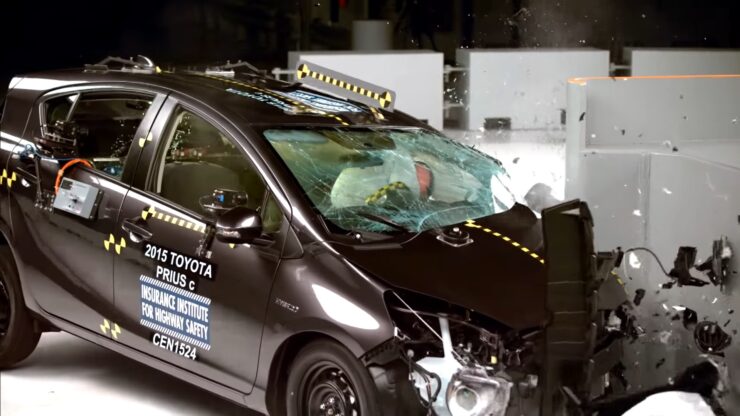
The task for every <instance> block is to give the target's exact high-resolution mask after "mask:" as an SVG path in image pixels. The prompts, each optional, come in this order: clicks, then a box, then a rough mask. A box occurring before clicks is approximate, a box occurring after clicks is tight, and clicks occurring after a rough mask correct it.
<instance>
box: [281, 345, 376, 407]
mask: <svg viewBox="0 0 740 416" xmlns="http://www.w3.org/2000/svg"><path fill="white" fill-rule="evenodd" d="M286 393H287V394H286V400H287V403H286V409H287V414H288V416H376V415H380V414H382V413H381V411H380V403H379V400H378V398H379V396H378V391H377V388H376V387H375V383H374V381H373V379H372V377H371V376H370V373H369V372H368V371H367V369H366V368H365V367H364V366H363V365H362V363H361V362H360V361H359V360H358V359H357V358H355V357H354V356H353V355H352V354H351V353H350V352H349V351H347V349H345V348H343V347H342V346H340V345H338V344H336V343H334V342H331V341H324V340H322V341H315V342H312V343H310V344H308V345H307V346H306V347H304V348H303V349H302V350H300V352H299V353H298V355H297V357H296V358H295V360H294V361H293V363H292V365H291V367H290V371H289V373H288V380H287V390H286Z"/></svg>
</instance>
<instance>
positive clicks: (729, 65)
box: [624, 48, 740, 76]
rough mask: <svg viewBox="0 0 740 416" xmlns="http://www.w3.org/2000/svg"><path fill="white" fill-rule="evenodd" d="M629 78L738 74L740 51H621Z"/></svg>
mask: <svg viewBox="0 0 740 416" xmlns="http://www.w3.org/2000/svg"><path fill="white" fill-rule="evenodd" d="M624 60H625V63H626V64H627V67H626V68H628V69H629V70H630V75H632V76H645V75H714V74H740V50H736V49H700V48H689V49H684V48H680V49H679V48H624Z"/></svg>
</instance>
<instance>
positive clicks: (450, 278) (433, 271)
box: [336, 204, 547, 329]
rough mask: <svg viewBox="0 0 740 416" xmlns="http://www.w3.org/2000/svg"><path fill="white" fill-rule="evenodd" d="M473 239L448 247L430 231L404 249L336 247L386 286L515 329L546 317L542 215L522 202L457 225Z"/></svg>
mask: <svg viewBox="0 0 740 416" xmlns="http://www.w3.org/2000/svg"><path fill="white" fill-rule="evenodd" d="M458 226H459V227H460V228H461V229H463V230H465V231H467V232H468V233H469V235H470V238H472V239H473V243H472V244H469V245H467V246H464V247H452V246H450V245H448V244H445V243H443V242H441V241H439V240H438V239H437V236H438V233H437V231H434V230H430V231H427V232H424V233H422V234H421V235H419V236H418V237H417V238H415V239H413V240H412V241H410V242H408V243H406V244H404V245H403V248H389V249H374V250H357V249H353V248H350V247H336V248H337V250H339V251H341V252H342V254H343V255H345V256H346V257H347V258H348V259H349V260H350V261H351V262H353V263H355V264H357V265H358V266H360V267H362V268H363V269H365V270H367V271H368V272H370V273H372V274H373V275H374V276H376V277H377V278H379V279H381V280H383V281H385V282H386V283H387V284H388V285H390V286H393V287H397V288H401V289H405V290H409V291H413V292H417V293H421V294H425V295H428V296H432V297H435V298H438V299H442V300H445V301H447V302H449V303H452V304H456V305H459V306H463V307H466V308H469V309H472V310H475V311H477V312H479V313H482V314H484V315H487V316H489V317H490V318H493V319H495V320H497V321H499V322H501V323H502V324H505V325H507V326H509V327H511V328H513V329H524V328H531V327H537V326H542V325H544V324H545V322H546V320H547V312H546V308H545V291H546V286H547V278H546V274H545V265H544V260H543V259H542V255H543V251H544V244H543V238H542V227H541V222H540V220H538V219H537V217H535V215H534V214H533V213H532V212H531V211H530V210H529V208H527V207H525V206H523V205H519V204H517V205H515V206H514V207H513V208H512V209H510V210H509V211H506V212H504V213H501V214H496V215H492V216H490V217H485V218H480V219H477V220H475V221H468V222H465V223H461V224H459V225H458Z"/></svg>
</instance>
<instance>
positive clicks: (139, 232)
mask: <svg viewBox="0 0 740 416" xmlns="http://www.w3.org/2000/svg"><path fill="white" fill-rule="evenodd" d="M138 220H140V218H137V219H135V220H134V219H130V218H126V219H125V220H123V223H122V224H121V228H122V229H123V231H126V232H127V233H129V236H130V237H131V241H133V242H134V243H141V242H142V241H144V240H149V239H150V238H152V235H153V234H152V232H151V231H149V228H147V227H146V226H145V225H142V224H139V223H137V222H138Z"/></svg>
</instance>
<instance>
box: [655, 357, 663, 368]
mask: <svg viewBox="0 0 740 416" xmlns="http://www.w3.org/2000/svg"><path fill="white" fill-rule="evenodd" d="M663 364H665V358H661V359H660V360H658V362H657V363H656V364H655V368H660V367H661V366H662V365H663Z"/></svg>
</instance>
